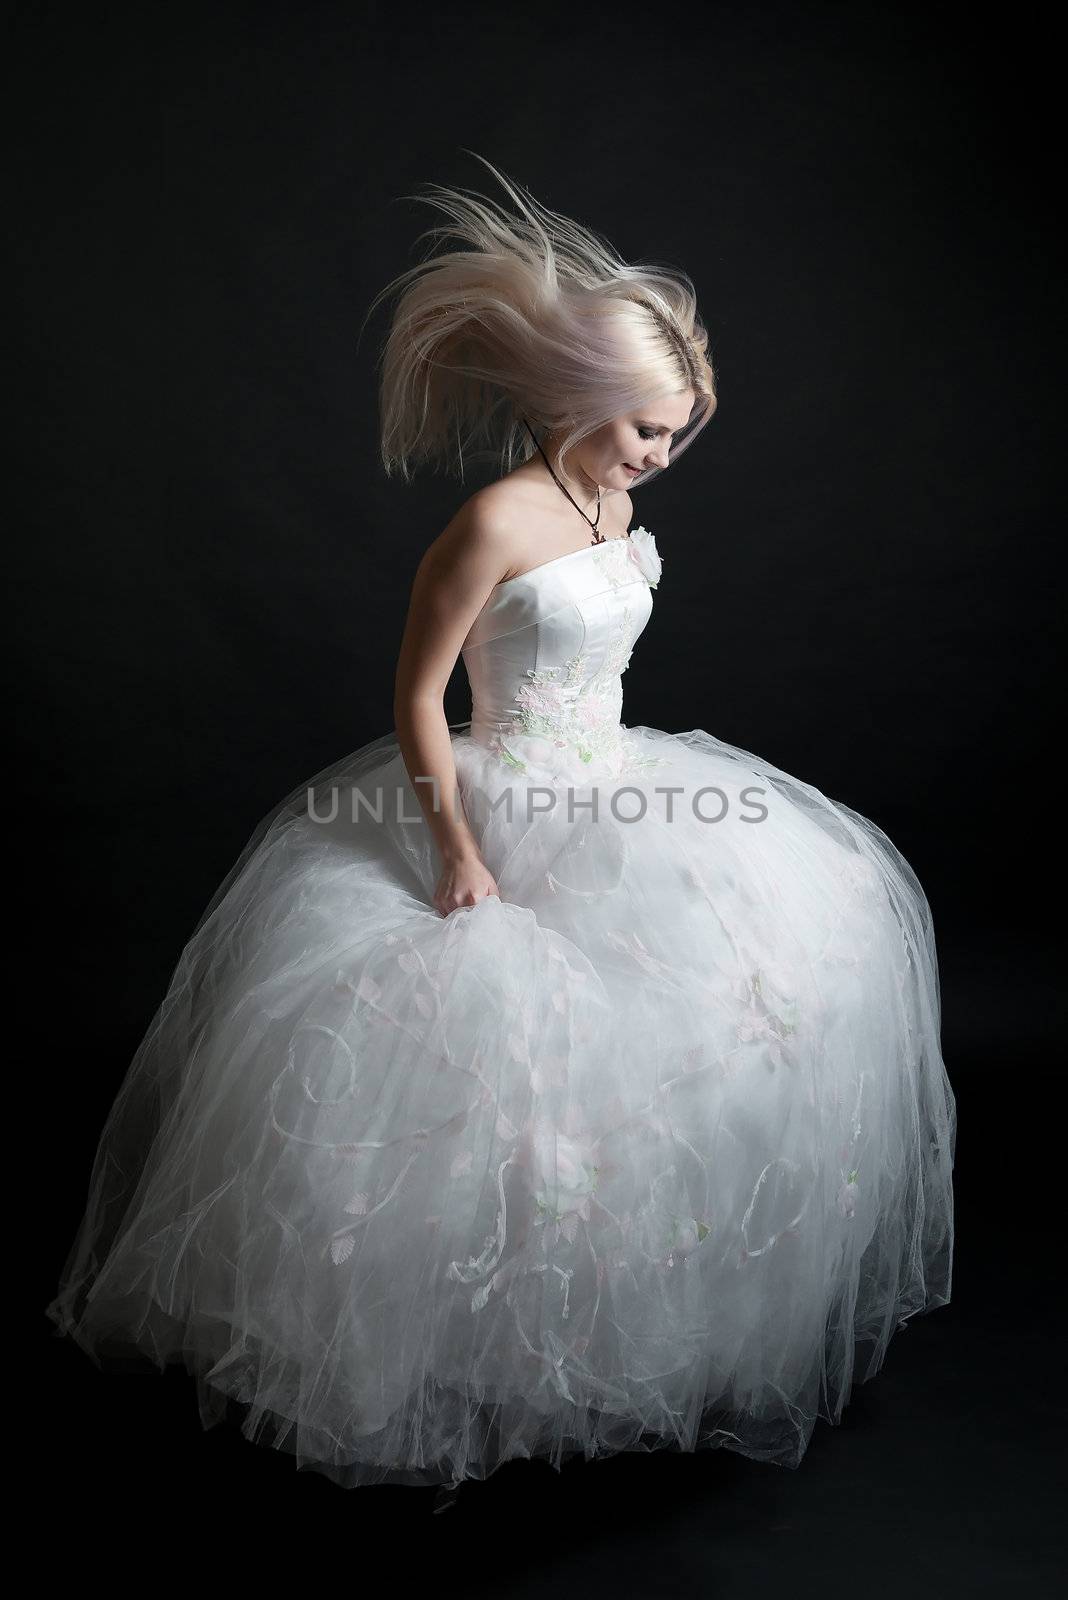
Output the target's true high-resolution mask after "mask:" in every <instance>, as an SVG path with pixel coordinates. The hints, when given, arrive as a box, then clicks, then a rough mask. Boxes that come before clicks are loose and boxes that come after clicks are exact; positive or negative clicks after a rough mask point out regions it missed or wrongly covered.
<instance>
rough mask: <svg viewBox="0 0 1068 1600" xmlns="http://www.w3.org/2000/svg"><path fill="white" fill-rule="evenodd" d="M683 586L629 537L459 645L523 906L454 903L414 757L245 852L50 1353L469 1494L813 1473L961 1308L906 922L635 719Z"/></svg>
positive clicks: (461, 743) (108, 1182)
mask: <svg viewBox="0 0 1068 1600" xmlns="http://www.w3.org/2000/svg"><path fill="white" fill-rule="evenodd" d="M660 570H661V563H660V560H659V557H658V555H657V553H656V547H655V541H653V539H652V537H651V536H650V535H649V534H648V532H647V531H646V530H644V529H637V530H634V531H633V532H632V533H631V534H629V535H627V536H626V537H624V538H616V539H611V540H608V541H607V542H605V543H603V544H601V545H590V546H588V547H587V548H585V549H582V550H577V551H573V552H571V553H569V554H567V555H564V556H561V557H558V558H557V559H556V560H553V561H548V562H546V563H545V564H544V565H542V566H539V567H536V568H535V569H534V570H533V571H531V572H528V573H526V574H524V575H523V576H521V577H517V578H513V579H510V580H508V581H506V582H504V583H501V584H498V585H497V586H496V587H495V588H494V589H493V590H492V591H491V593H490V596H489V598H488V600H487V602H486V604H485V605H484V606H483V608H482V610H481V612H480V613H479V615H478V617H477V618H476V620H475V623H474V625H473V627H472V628H471V630H470V633H469V635H468V638H467V640H466V642H465V645H464V648H463V660H464V663H465V666H466V669H467V673H468V677H469V680H470V685H471V690H472V717H471V721H470V723H469V724H468V723H463V724H460V725H459V726H453V727H451V728H450V735H451V739H452V748H453V754H454V756H455V761H456V769H457V774H458V779H459V786H460V791H461V794H462V798H463V801H464V808H465V812H466V814H467V817H468V820H469V822H470V825H471V828H472V831H473V833H474V835H475V838H476V840H477V841H478V843H479V847H480V849H481V852H482V855H483V858H484V860H485V862H486V865H487V867H488V868H489V870H490V871H491V872H492V873H493V875H494V877H495V880H496V882H497V884H498V886H499V889H500V897H499V898H497V897H490V898H487V899H485V900H482V901H480V902H479V903H478V904H477V905H475V906H472V907H466V908H463V909H460V910H457V911H455V912H453V913H452V914H451V915H450V916H449V917H447V918H443V917H442V916H440V915H439V913H438V912H437V911H436V910H435V909H434V908H433V906H432V904H431V896H432V893H433V890H434V887H435V885H436V882H437V880H438V877H439V875H440V872H441V862H440V859H439V858H438V856H437V853H436V848H435V846H434V845H433V841H432V837H431V834H430V830H429V829H428V827H427V824H426V822H425V820H424V818H423V817H422V814H421V811H420V807H419V804H418V801H417V799H416V796H415V792H414V790H413V787H412V785H411V783H410V781H409V779H408V776H407V774H406V772H405V769H404V765H403V762H402V760H401V757H400V753H399V749H398V745H397V742H396V739H395V737H394V736H393V735H388V736H386V737H383V738H381V739H378V740H376V741H374V742H373V743H371V744H368V745H365V746H363V747H362V748H361V749H359V750H357V751H356V752H355V753H353V754H351V755H349V756H348V757H346V758H345V759H344V760H343V761H340V762H338V763H337V764H336V765H335V766H334V767H332V768H331V769H329V770H328V771H327V772H325V773H321V774H320V775H319V776H318V778H316V779H315V780H313V782H312V784H311V785H307V784H305V785H302V786H301V787H300V789H299V790H297V791H295V792H294V794H293V795H291V796H290V797H289V798H288V799H287V800H286V801H284V802H283V803H282V805H281V806H280V807H279V808H278V809H277V810H276V811H275V812H274V813H273V814H272V815H271V816H270V817H269V818H267V819H266V820H265V821H264V822H263V823H262V824H261V825H260V827H259V829H258V830H257V832H256V833H255V834H254V835H253V837H252V839H251V840H250V841H249V844H248V845H247V846H246V848H245V850H244V852H243V853H242V855H241V857H240V858H239V860H238V861H237V863H236V864H235V866H234V868H233V869H232V871H231V872H230V873H229V875H228V876H227V878H226V880H225V882H224V883H223V884H222V885H221V886H220V889H219V891H218V893H217V894H216V896H215V898H214V900H213V901H212V904H211V905H210V907H209V908H208V910H207V911H206V913H205V915H204V917H203V919H202V920H201V922H200V924H199V926H198V927H197V929H196V931H195V932H194V934H193V935H192V937H191V939H190V941H189V943H188V944H187V946H186V948H185V950H184V951H183V953H182V956H181V958H180V960H179V962H178V966H177V969H176V971H175V973H174V977H173V980H172V982H171V985H170V988H169V990H168V993H167V995H166V998H165V999H164V1001H163V1003H162V1005H161V1007H160V1009H159V1011H158V1013H157V1015H156V1018H155V1020H154V1022H153V1024H152V1026H151V1028H150V1030H149V1032H148V1034H147V1036H146V1038H145V1040H144V1042H143V1043H142V1045H141V1046H140V1048H139V1050H138V1053H137V1055H136V1057H135V1059H134V1061H133V1063H132V1065H131V1066H130V1068H129V1070H128V1073H127V1076H126V1078H125V1080H124V1082H123V1084H122V1087H121V1090H120V1092H119V1094H118V1097H117V1099H116V1101H115V1104H114V1106H113V1109H112V1111H111V1112H110V1114H109V1117H108V1121H107V1124H106V1126H105V1128H104V1130H103V1134H102V1137H101V1141H100V1146H99V1150H98V1152H97V1157H96V1162H95V1165H94V1167H93V1171H92V1177H91V1184H90V1190H89V1196H88V1205H87V1209H86V1213H85V1216H84V1219H83V1220H82V1223H81V1226H80V1229H79V1232H78V1235H77V1238H76V1239H75V1241H74V1244H73V1247H72V1249H71V1253H70V1256H69V1259H68V1261H67V1264H66V1267H65V1269H64V1274H63V1278H62V1282H61V1285H60V1289H59V1292H58V1294H57V1296H56V1298H55V1299H54V1300H53V1301H52V1302H51V1304H50V1305H49V1307H48V1314H49V1316H50V1317H51V1319H52V1321H53V1322H54V1323H55V1324H56V1330H57V1333H62V1334H66V1335H70V1336H71V1337H73V1338H74V1339H76V1340H77V1342H78V1343H79V1344H80V1345H81V1346H82V1347H83V1348H84V1349H85V1350H86V1351H88V1352H89V1353H90V1354H91V1355H92V1356H93V1357H94V1359H97V1360H98V1361H100V1362H101V1364H105V1363H107V1362H108V1361H109V1359H110V1358H111V1357H112V1356H115V1357H117V1358H118V1359H119V1362H120V1365H121V1364H125V1363H126V1362H128V1358H129V1356H130V1354H131V1353H133V1354H134V1355H138V1354H142V1353H143V1355H144V1357H145V1358H151V1359H152V1360H153V1361H155V1362H156V1363H157V1364H158V1365H159V1366H161V1367H162V1366H163V1365H164V1364H167V1363H172V1362H181V1363H184V1365H185V1366H186V1367H187V1368H188V1369H189V1370H190V1371H191V1372H193V1373H194V1374H195V1375H196V1380H197V1392H198V1394H199V1397H200V1402H201V1418H202V1420H203V1422H204V1424H205V1425H206V1426H207V1425H210V1424H211V1423H213V1422H216V1421H218V1420H220V1419H221V1418H222V1417H223V1416H224V1415H228V1414H229V1415H240V1417H241V1425H242V1428H243V1430H244V1432H245V1434H246V1435H247V1436H248V1437H249V1438H254V1439H256V1440H258V1441H259V1442H261V1443H264V1444H269V1445H272V1446H274V1447H276V1448H279V1449H282V1450H285V1451H287V1452H289V1453H290V1454H292V1455H293V1456H294V1457H295V1459H296V1463H297V1464H298V1465H299V1466H302V1467H308V1468H311V1469H313V1470H318V1471H322V1472H325V1473H326V1474H328V1475H329V1476H330V1477H332V1478H334V1479H335V1480H336V1481H337V1482H339V1483H342V1484H344V1485H354V1484H362V1483H377V1482H395V1483H413V1484H416V1483H439V1484H452V1485H455V1484H458V1483H459V1482H462V1481H463V1480H464V1479H465V1478H484V1477H485V1476H486V1475H487V1474H488V1473H489V1472H491V1471H493V1470H494V1469H495V1468H496V1467H497V1466H499V1465H500V1464H501V1463H502V1462H504V1461H506V1460H508V1459H510V1458H514V1457H524V1456H526V1457H529V1456H537V1457H540V1458H543V1459H546V1460H548V1461H550V1462H552V1463H553V1464H554V1465H559V1463H560V1462H561V1461H562V1460H563V1459H564V1458H565V1457H568V1456H571V1455H573V1454H575V1453H584V1454H585V1455H586V1456H594V1455H598V1454H603V1453H608V1452H615V1451H622V1450H630V1449H654V1448H657V1447H674V1448H677V1449H684V1450H692V1449H695V1448H711V1447H717V1446H722V1447H726V1448H728V1449H732V1450H736V1451H740V1452H742V1453H743V1454H745V1455H747V1456H750V1457H753V1458H755V1459H758V1460H764V1461H769V1462H775V1463H778V1464H780V1465H783V1466H790V1467H796V1466H797V1465H798V1464H799V1463H800V1461H801V1458H802V1456H803V1455H804V1452H805V1449H806V1447H807V1445H808V1442H809V1439H810V1436H811V1433H812V1429H813V1426H814V1424H815V1421H816V1419H817V1417H818V1416H822V1417H824V1418H826V1419H827V1420H829V1421H837V1420H838V1419H839V1417H840V1415H841V1411H842V1407H843V1405H844V1404H845V1403H846V1401H847V1400H848V1397H849V1389H850V1384H851V1382H852V1381H858V1380H860V1379H864V1378H868V1377H871V1376H872V1375H873V1374H874V1373H875V1372H877V1371H878V1369H879V1368H880V1366H881V1364H882V1362H883V1358H884V1355H885V1353H886V1349H887V1346H888V1343H889V1341H890V1339H891V1336H892V1335H893V1333H894V1331H895V1330H896V1329H897V1328H900V1327H902V1326H903V1325H904V1323H905V1322H906V1320H907V1319H908V1318H909V1317H911V1316H914V1315H915V1314H917V1313H919V1312H923V1311H928V1310H930V1309H932V1308H933V1307H936V1306H941V1305H945V1304H946V1303H947V1302H948V1300H949V1297H950V1285H951V1269H952V1255H953V1187H952V1171H953V1159H954V1145H955V1135H956V1109H955V1101H954V1096H953V1092H952V1089H951V1086H950V1084H949V1081H948V1078H947V1075H946V1070H945V1066H944V1064H943V1060H942V1056H941V1052H940V1017H939V992H938V975H937V964H936V954H935V943H934V936H933V931H932V923H931V915H930V910H929V907H928V904H927V901H926V898H925V896H924V893H923V890H922V888H921V886H920V884H919V883H918V882H917V880H916V878H915V876H914V874H913V872H912V871H911V869H910V868H909V866H908V864H907V863H906V862H905V860H904V859H903V858H902V856H901V855H900V853H899V852H898V851H897V850H896V848H895V846H894V845H893V844H892V843H891V842H890V840H889V839H888V838H887V837H886V835H885V834H884V833H882V832H881V831H880V829H879V828H878V827H876V826H875V825H874V824H873V823H872V822H870V821H868V820H866V819H865V818H864V817H862V816H860V815H858V814H857V813H856V812H854V811H852V810H850V809H849V808H848V807H847V806H844V805H840V804H838V803H836V802H835V801H832V800H829V799H828V798H827V797H826V796H825V795H823V794H821V793H820V792H819V790H817V789H814V788H813V787H811V786H810V785H808V784H806V783H803V782H801V781H800V780H798V779H797V778H794V777H791V776H790V775H789V774H788V773H785V772H783V771H780V770H779V769H778V768H776V767H774V766H771V765H770V764H769V763H768V762H766V761H762V760H761V759H760V758H759V757H757V756H754V755H751V754H749V753H748V752H746V751H743V750H740V749H738V748H736V747H733V746H731V745H727V744H724V743H722V742H721V741H719V740H718V739H716V738H714V737H713V736H712V735H710V734H708V733H706V732H704V731H703V730H701V729H695V730H693V731H691V732H687V733H668V732H664V731H662V730H660V729H657V728H650V727H644V726H636V727H629V728H628V727H626V726H625V725H624V724H623V723H622V722H621V720H620V717H621V710H622V688H621V675H622V673H623V671H624V669H625V667H626V665H627V662H628V660H629V656H630V651H631V647H632V646H633V644H634V642H635V640H636V638H637V637H638V635H639V634H640V633H641V631H642V629H643V628H644V627H645V624H646V622H647V621H648V619H649V616H650V613H651V609H652V595H651V587H652V586H654V585H655V582H656V580H657V578H658V577H659V575H660ZM569 800H570V801H571V802H572V804H571V805H570V808H569ZM594 800H596V801H597V802H598V803H599V804H598V812H597V815H596V816H595V815H594V814H593V813H592V812H591V809H590V806H591V802H592V801H594ZM235 1402H236V1403H238V1404H237V1405H236V1406H235Z"/></svg>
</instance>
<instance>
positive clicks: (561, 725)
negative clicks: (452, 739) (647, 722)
mask: <svg viewBox="0 0 1068 1600" xmlns="http://www.w3.org/2000/svg"><path fill="white" fill-rule="evenodd" d="M636 531H640V532H641V533H643V534H644V533H645V530H644V529H642V530H636ZM647 571H648V558H647V557H643V554H642V552H641V551H640V550H639V548H638V546H637V545H636V544H635V542H634V540H633V539H632V536H631V534H627V535H626V536H625V537H623V538H613V539H608V540H605V541H604V543H602V544H590V545H588V546H586V547H585V548H584V549H581V550H572V551H569V552H568V553H567V554H566V555H563V556H557V558H556V559H555V560H553V561H547V562H544V563H543V564H542V565H541V566H538V567H534V568H533V569H532V570H531V571H529V572H525V573H523V574H521V575H520V576H519V577H517V578H508V579H505V581H504V582H503V583H499V584H497V585H496V586H495V588H494V589H492V590H491V592H490V595H489V597H488V599H487V601H486V604H485V605H484V606H483V607H482V610H481V611H480V612H479V614H478V616H477V617H476V618H475V621H474V623H473V624H472V626H471V629H470V631H469V633H468V635H467V638H466V639H465V640H464V643H463V646H462V649H461V656H462V658H463V662H464V667H465V669H466V672H467V677H468V682H469V684H470V687H471V737H472V738H473V739H475V740H476V741H477V742H478V743H480V744H484V745H486V746H487V747H489V748H490V749H492V750H494V751H495V752H496V753H497V754H498V755H499V756H500V757H501V759H502V760H503V761H505V762H507V763H508V764H509V765H510V766H511V767H512V768H513V769H514V770H515V771H517V772H521V773H524V774H525V775H526V776H528V777H531V778H537V779H538V780H539V781H542V780H548V781H553V782H559V781H560V780H562V779H563V780H566V781H568V782H573V783H574V782H582V781H591V782H592V781H593V780H594V779H595V778H598V777H606V776H619V775H621V774H623V773H625V772H626V771H627V770H628V754H629V748H628V741H627V739H626V736H625V735H626V730H625V729H624V727H623V725H622V723H621V720H620V718H621V714H622V707H623V685H622V676H623V673H624V671H625V670H626V667H627V663H628V662H629V660H630V655H631V650H632V648H633V646H634V643H635V641H636V639H637V638H638V636H639V634H640V633H641V632H642V629H643V628H644V627H645V624H646V623H647V622H648V620H649V617H650V615H651V613H652V594H651V589H650V579H649V576H648V575H647Z"/></svg>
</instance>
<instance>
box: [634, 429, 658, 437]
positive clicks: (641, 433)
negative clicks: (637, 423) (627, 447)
mask: <svg viewBox="0 0 1068 1600" xmlns="http://www.w3.org/2000/svg"><path fill="white" fill-rule="evenodd" d="M638 438H639V439H655V438H656V434H655V433H654V432H653V431H652V429H651V428H639V429H638Z"/></svg>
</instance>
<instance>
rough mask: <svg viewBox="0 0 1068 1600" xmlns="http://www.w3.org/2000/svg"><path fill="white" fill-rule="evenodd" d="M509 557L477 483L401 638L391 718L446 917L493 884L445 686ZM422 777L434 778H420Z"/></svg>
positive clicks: (419, 575)
mask: <svg viewBox="0 0 1068 1600" xmlns="http://www.w3.org/2000/svg"><path fill="white" fill-rule="evenodd" d="M508 562H509V550H508V535H507V534H506V533H505V532H504V531H503V530H502V529H501V528H500V525H499V522H498V521H497V520H495V515H494V512H493V510H492V508H491V505H490V503H489V500H488V497H487V496H485V495H484V493H483V491H481V490H479V491H478V492H477V493H475V494H473V495H472V496H471V497H470V499H469V500H467V501H466V502H465V503H464V505H462V506H461V507H460V509H459V511H458V512H457V513H456V515H455V517H453V519H452V521H451V522H450V523H449V525H448V526H447V527H446V528H445V530H444V532H443V533H441V534H439V536H438V538H436V539H435V540H434V542H433V544H432V545H430V547H429V548H428V549H427V551H426V552H425V554H424V555H423V558H422V560H421V561H420V563H419V566H418V568H417V569H416V574H415V579H414V582H413V584H412V594H411V600H410V602H409V607H408V617H407V621H406V623H405V627H404V634H403V637H402V639H401V647H400V656H399V658H398V662H397V673H396V682H395V687H394V696H393V719H394V724H395V727H396V731H397V741H398V743H399V745H400V751H401V756H402V759H403V761H404V765H405V768H406V769H407V772H408V776H409V778H410V779H411V782H412V787H413V789H414V790H415V794H416V796H417V798H418V801H419V805H420V808H421V810H422V812H423V816H424V817H425V818H426V822H427V826H428V827H429V828H430V831H431V833H432V835H433V838H434V842H435V843H436V845H437V847H438V850H439V852H440V854H441V859H442V861H443V863H444V867H445V871H444V873H443V875H442V879H441V882H440V883H439V885H438V888H437V890H436V892H435V896H434V904H435V906H436V907H437V909H438V910H439V911H441V913H442V915H443V916H447V915H448V913H449V911H451V910H455V909H456V907H457V906H461V905H473V904H474V903H475V902H476V901H477V900H479V899H482V898H484V897H485V895H486V894H496V892H497V886H496V884H495V883H494V881H493V878H492V875H491V874H490V873H489V871H488V869H487V868H486V865H485V863H484V862H483V860H482V857H481V854H480V852H479V849H478V846H477V844H476V843H475V839H474V835H473V834H472V832H471V829H470V827H469V826H468V823H467V819H466V817H465V816H464V814H463V808H462V805H461V804H460V802H459V799H458V796H457V784H456V764H455V762H454V760H453V755H452V739H451V736H450V733H449V726H448V722H447V721H446V717H445V687H446V685H447V684H448V681H449V678H450V676H451V674H452V670H453V667H454V666H455V665H456V660H457V657H458V656H459V654H460V649H461V646H462V645H463V642H464V640H465V639H466V637H467V635H468V633H469V632H470V629H471V624H472V623H473V621H474V620H475V618H476V617H477V615H478V613H479V611H480V610H481V609H482V607H483V605H484V604H485V602H486V600H487V598H488V596H489V593H490V590H491V589H492V588H493V587H494V585H495V584H496V583H498V582H500V580H501V578H502V576H503V575H504V573H505V572H506V571H507V570H508ZM417 778H426V779H436V780H437V781H436V783H428V782H424V783H417V782H416V779H417ZM435 796H436V799H435Z"/></svg>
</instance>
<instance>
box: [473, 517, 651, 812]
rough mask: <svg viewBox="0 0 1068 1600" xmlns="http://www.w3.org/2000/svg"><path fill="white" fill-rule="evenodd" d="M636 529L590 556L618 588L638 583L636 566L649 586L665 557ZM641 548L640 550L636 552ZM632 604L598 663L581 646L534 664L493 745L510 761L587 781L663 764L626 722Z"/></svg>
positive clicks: (544, 775)
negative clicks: (559, 658) (556, 660)
mask: <svg viewBox="0 0 1068 1600" xmlns="http://www.w3.org/2000/svg"><path fill="white" fill-rule="evenodd" d="M634 533H640V534H643V535H645V537H646V539H647V540H648V541H649V542H650V543H652V535H651V534H647V533H646V530H645V529H644V528H640V529H635V530H634V532H633V533H631V534H628V535H627V537H626V538H625V539H607V540H605V542H604V543H603V544H599V545H594V546H593V547H592V551H591V554H592V555H593V558H594V560H595V561H596V562H597V564H598V567H599V568H600V570H601V572H602V574H603V576H604V577H605V579H606V580H607V582H608V583H609V584H610V585H611V587H612V588H613V589H621V588H623V587H624V586H626V585H628V584H633V583H634V582H635V568H636V567H637V569H638V571H639V573H640V574H641V576H642V578H643V579H644V581H645V582H646V583H647V584H649V587H650V588H654V587H655V583H653V582H651V581H650V575H651V574H652V575H653V576H654V577H659V571H660V566H659V558H658V557H656V556H655V547H654V554H653V555H652V557H651V556H650V554H649V549H648V545H642V544H639V545H637V546H635V545H633V544H632V540H633V538H634ZM639 551H640V552H641V553H640V554H639V553H637V552H639ZM632 618H633V610H632V608H631V607H630V606H629V605H628V604H627V603H626V602H625V601H623V602H622V604H621V605H620V609H619V614H618V616H617V618H616V623H615V629H614V632H613V635H612V638H611V640H610V642H609V644H608V647H607V649H606V650H605V651H604V655H603V659H602V660H601V663H600V665H599V666H597V667H595V666H594V659H595V653H594V652H588V651H580V652H579V653H578V654H577V655H574V656H571V657H570V658H569V659H568V660H567V661H564V662H562V663H560V664H559V665H558V666H554V667H531V668H528V670H527V674H526V676H527V679H528V680H529V681H528V682H527V683H524V684H523V685H522V686H521V687H520V689H519V690H518V692H517V693H516V695H515V701H516V704H517V705H518V707H519V710H518V712H517V713H516V715H515V718H514V721H513V723H512V724H511V725H510V726H509V727H508V728H507V729H503V730H501V732H499V733H498V735H497V737H496V739H495V740H494V741H493V745H492V748H493V749H494V750H495V751H496V753H497V754H498V755H499V756H500V757H501V758H502V759H503V760H504V761H506V762H507V763H508V764H509V766H512V767H514V768H515V769H516V770H517V771H518V772H522V773H524V774H526V776H528V777H534V778H538V779H547V780H548V781H550V782H554V783H558V782H560V781H561V780H564V781H572V782H576V781H577V782H582V781H583V780H589V779H591V778H592V776H593V775H594V773H595V772H596V773H598V774H601V775H610V776H613V777H621V776H623V775H625V774H627V773H631V772H636V771H638V770H640V769H644V768H646V767H651V766H658V765H660V762H661V758H659V757H649V756H647V757H641V756H638V755H637V754H636V753H635V751H634V750H633V749H632V744H633V741H632V740H631V739H630V738H629V737H628V732H627V729H626V728H625V727H624V726H623V724H622V722H621V720H620V719H621V716H622V711H623V686H622V683H621V681H620V680H621V678H622V675H623V673H624V672H625V671H626V669H627V666H628V665H629V662H630V658H631V654H632V646H631V632H632Z"/></svg>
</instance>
